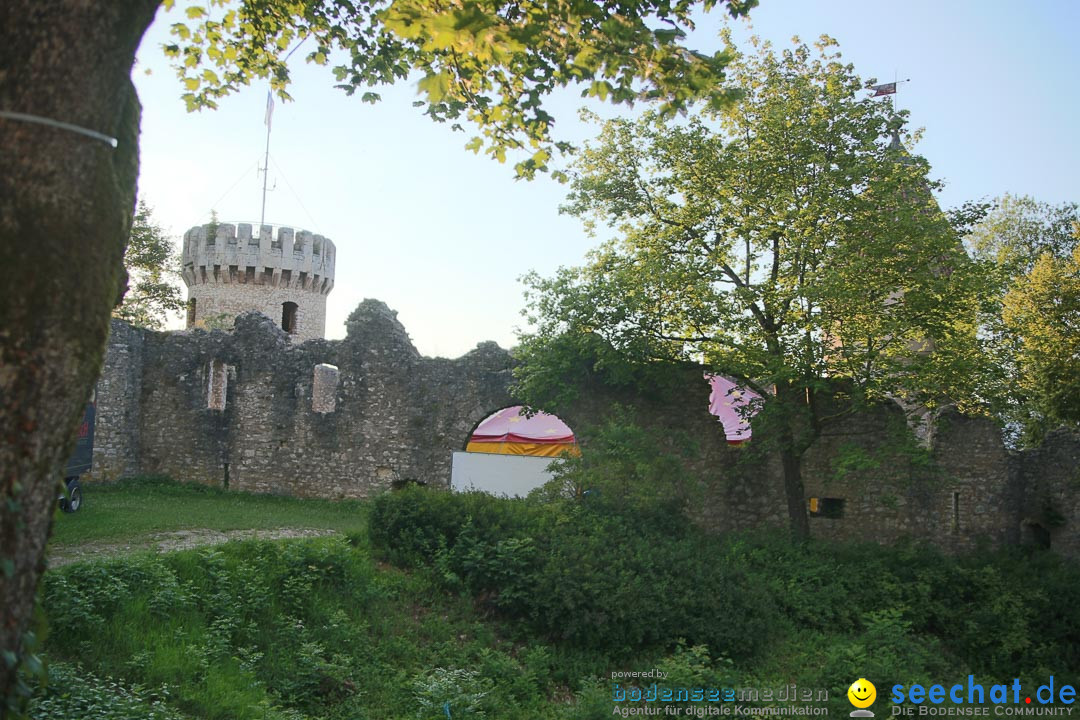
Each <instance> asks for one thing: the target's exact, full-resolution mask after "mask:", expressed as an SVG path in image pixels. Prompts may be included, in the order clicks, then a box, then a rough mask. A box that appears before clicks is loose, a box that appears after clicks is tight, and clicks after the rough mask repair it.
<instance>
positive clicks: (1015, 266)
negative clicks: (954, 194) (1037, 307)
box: [964, 195, 1080, 290]
mask: <svg viewBox="0 0 1080 720" xmlns="http://www.w3.org/2000/svg"><path fill="white" fill-rule="evenodd" d="M1077 223H1080V205H1078V204H1077V203H1074V202H1067V203H1062V204H1060V205H1051V204H1049V203H1044V202H1039V201H1037V200H1035V199H1033V198H1031V197H1028V196H1020V197H1017V196H1014V195H1004V196H1002V197H1000V198H998V199H997V200H995V201H994V202H993V203H992V204H990V205H989V206H988V212H987V214H986V215H985V216H984V217H982V218H981V219H980V220H979V221H978V222H977V223H974V224H973V225H972V227H971V228H970V232H969V233H968V234H967V236H966V237H965V238H964V241H965V243H966V244H967V245H968V246H969V247H970V248H971V251H972V255H973V256H974V257H975V258H976V259H979V260H988V261H991V262H992V263H993V264H994V265H995V266H996V268H997V269H998V272H997V278H996V279H997V280H998V282H1000V283H1002V285H1003V286H1005V289H1006V290H1007V286H1008V285H1009V284H1011V283H1012V282H1013V281H1015V280H1016V279H1017V278H1018V277H1020V276H1021V275H1024V274H1026V273H1029V272H1031V270H1032V268H1033V267H1034V266H1035V263H1036V262H1037V261H1038V260H1039V258H1040V257H1042V256H1043V255H1044V254H1049V255H1050V256H1051V257H1053V258H1056V259H1059V260H1067V259H1068V258H1070V257H1071V256H1072V252H1073V249H1074V248H1075V247H1076V245H1077V241H1078V238H1077V236H1076V229H1075V228H1076V225H1077Z"/></svg>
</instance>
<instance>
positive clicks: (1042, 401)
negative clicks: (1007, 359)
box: [1002, 226, 1080, 445]
mask: <svg viewBox="0 0 1080 720" xmlns="http://www.w3.org/2000/svg"><path fill="white" fill-rule="evenodd" d="M1074 232H1075V233H1076V234H1077V237H1076V239H1077V240H1080V226H1077V229H1076V230H1075V231H1074ZM1002 320H1003V322H1004V327H1005V330H1006V333H1007V334H1008V335H1009V336H1011V337H1013V338H1015V341H1016V348H1017V352H1016V358H1015V361H1016V369H1017V371H1018V372H1017V373H1016V377H1015V384H1014V385H1013V388H1014V390H1015V395H1016V396H1017V403H1016V405H1015V406H1014V407H1015V408H1016V409H1017V413H1016V414H1014V415H1013V416H1012V419H1014V420H1016V421H1018V422H1019V423H1020V426H1021V428H1022V436H1021V441H1022V442H1023V443H1024V444H1026V445H1034V444H1037V443H1039V442H1041V441H1042V439H1043V438H1044V437H1045V435H1046V433H1047V432H1048V431H1050V430H1054V429H1055V428H1058V427H1061V426H1066V427H1070V428H1072V429H1074V430H1080V244H1077V246H1076V247H1074V249H1073V251H1072V255H1071V256H1070V257H1066V258H1060V257H1057V256H1055V254H1054V253H1052V252H1044V253H1042V254H1041V255H1040V256H1039V257H1038V259H1037V260H1036V261H1035V262H1034V264H1033V265H1032V267H1031V270H1030V271H1028V272H1026V273H1024V274H1023V275H1021V276H1019V277H1018V278H1016V280H1015V282H1013V283H1012V285H1011V286H1010V288H1009V291H1008V292H1007V293H1006V294H1005V297H1004V299H1003V312H1002Z"/></svg>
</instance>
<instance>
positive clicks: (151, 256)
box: [113, 200, 184, 330]
mask: <svg viewBox="0 0 1080 720" xmlns="http://www.w3.org/2000/svg"><path fill="white" fill-rule="evenodd" d="M179 264H180V260H179V258H178V257H177V256H176V250H175V248H174V247H173V245H172V242H171V241H170V240H169V237H168V236H167V235H166V234H165V231H164V230H163V229H162V228H161V226H160V225H158V224H157V223H156V222H154V217H153V212H152V211H151V210H150V207H149V206H148V205H147V204H146V202H144V201H143V200H139V204H138V207H137V208H136V209H135V217H134V219H133V220H132V223H131V235H130V236H129V237H128V242H127V248H126V249H125V250H124V270H125V271H126V272H127V291H126V292H125V293H124V301H123V302H122V303H121V304H120V305H119V307H117V308H116V309H115V310H113V317H117V318H120V319H121V320H127V321H128V322H129V323H131V324H132V325H136V326H138V327H145V328H151V329H154V330H160V329H161V328H162V327H163V326H164V325H165V319H166V317H167V315H168V313H170V312H176V311H179V310H182V309H183V308H184V300H183V298H182V297H181V294H180V286H179V284H178V283H179V281H180V272H179V270H178V269H177V268H178V267H179Z"/></svg>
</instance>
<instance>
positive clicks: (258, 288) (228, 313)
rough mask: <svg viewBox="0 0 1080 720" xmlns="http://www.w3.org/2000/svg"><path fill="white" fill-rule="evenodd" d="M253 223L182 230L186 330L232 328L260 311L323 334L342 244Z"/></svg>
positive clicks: (292, 332) (300, 333)
mask: <svg viewBox="0 0 1080 720" xmlns="http://www.w3.org/2000/svg"><path fill="white" fill-rule="evenodd" d="M252 228H253V225H252V223H216V224H207V225H197V226H195V227H193V228H191V229H190V230H188V231H187V232H186V233H184V245H183V250H182V262H183V268H182V275H183V278H184V283H185V284H186V285H187V288H188V317H187V326H188V327H189V328H200V327H201V328H207V329H212V328H214V327H222V326H225V327H227V326H229V325H231V324H232V320H233V318H235V317H236V316H238V315H240V314H241V313H244V312H247V311H250V310H255V311H258V312H261V313H263V314H264V315H266V316H267V317H270V318H272V319H274V320H275V322H279V324H280V327H281V328H282V329H283V330H284V331H285V332H286V333H288V334H289V336H290V337H292V338H294V339H296V340H298V341H303V340H311V339H314V338H321V337H323V336H324V334H325V329H326V296H327V295H329V294H330V291H331V290H333V289H334V266H335V263H336V262H337V248H336V247H335V246H334V243H333V242H332V241H331V240H329V239H328V238H325V237H323V236H322V235H317V234H315V233H311V232H308V231H307V230H296V229H294V228H291V227H275V226H273V225H262V226H259V231H258V232H257V233H253V232H252Z"/></svg>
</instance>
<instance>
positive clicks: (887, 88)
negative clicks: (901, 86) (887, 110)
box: [870, 82, 896, 97]
mask: <svg viewBox="0 0 1080 720" xmlns="http://www.w3.org/2000/svg"><path fill="white" fill-rule="evenodd" d="M870 89H871V90H873V91H874V94H873V95H871V96H870V97H878V96H880V95H893V94H895V93H896V83H894V82H891V83H885V84H884V85H874V86H873V87H872V88H870Z"/></svg>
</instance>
